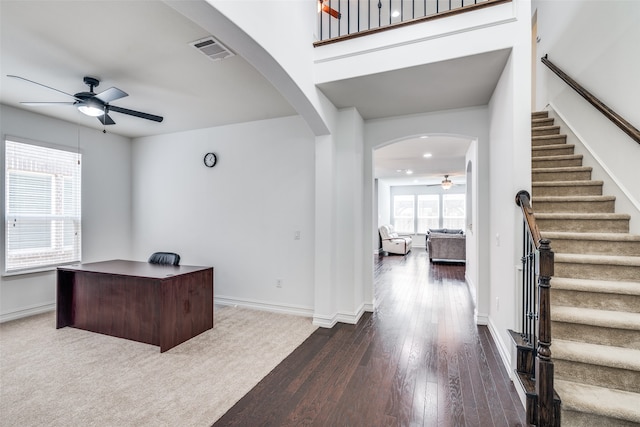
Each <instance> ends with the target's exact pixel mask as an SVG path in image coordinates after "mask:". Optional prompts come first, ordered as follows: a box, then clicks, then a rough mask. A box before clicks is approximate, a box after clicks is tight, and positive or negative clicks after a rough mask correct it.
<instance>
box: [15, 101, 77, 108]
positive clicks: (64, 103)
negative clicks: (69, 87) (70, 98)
mask: <svg viewBox="0 0 640 427" xmlns="http://www.w3.org/2000/svg"><path fill="white" fill-rule="evenodd" d="M20 104H22V105H29V106H32V107H40V106H45V105H73V104H75V102H21V103H20Z"/></svg>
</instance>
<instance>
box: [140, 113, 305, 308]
mask: <svg viewBox="0 0 640 427" xmlns="http://www.w3.org/2000/svg"><path fill="white" fill-rule="evenodd" d="M314 141H315V140H314V137H313V136H312V134H311V133H310V131H309V130H308V127H307V126H306V125H305V123H304V121H303V120H302V119H301V118H300V117H298V116H295V117H288V118H283V119H274V120H265V121H258V122H251V123H244V124H237V125H230V126H222V127H216V128H209V129H200V130H193V131H189V132H181V133H175V134H168V135H161V136H152V137H145V138H138V139H135V140H134V141H133V150H132V151H133V162H134V165H135V168H134V170H133V177H132V178H133V180H132V182H133V184H132V186H133V199H134V205H133V217H134V234H133V255H134V257H135V258H136V259H139V260H145V259H146V258H147V257H148V256H149V254H151V253H152V252H154V251H161V250H166V251H175V252H178V253H179V254H180V256H181V258H182V261H181V263H183V264H190V265H204V266H213V267H214V269H215V270H214V275H215V283H214V296H215V299H216V302H218V303H227V304H242V305H246V306H253V307H256V308H264V309H269V310H273V311H283V312H290V313H297V314H303V315H308V316H310V315H311V314H312V312H313V286H314V244H315V242H314V149H315V148H314ZM209 151H212V152H215V153H216V154H217V157H218V163H217V164H216V166H215V167H213V168H207V167H205V166H204V164H203V161H202V159H203V157H204V154H205V153H207V152H209ZM296 231H299V232H300V239H299V240H295V239H294V237H295V232H296ZM276 279H282V287H281V288H278V287H276Z"/></svg>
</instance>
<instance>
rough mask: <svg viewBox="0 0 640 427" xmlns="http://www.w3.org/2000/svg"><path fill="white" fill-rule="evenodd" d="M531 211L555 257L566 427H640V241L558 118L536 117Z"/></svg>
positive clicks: (555, 316) (555, 330)
mask: <svg viewBox="0 0 640 427" xmlns="http://www.w3.org/2000/svg"><path fill="white" fill-rule="evenodd" d="M531 126H532V141H531V142H532V147H531V151H532V171H531V172H532V197H531V198H532V205H533V209H534V211H535V216H536V221H537V224H538V227H539V229H540V231H541V234H542V236H543V237H544V238H547V239H549V240H551V247H552V249H553V251H554V252H555V263H554V264H555V275H554V277H553V279H552V280H551V320H552V323H551V327H552V337H553V341H552V346H551V351H552V358H553V362H554V365H555V379H554V382H555V390H556V392H557V394H558V395H559V396H560V398H561V399H562V425H563V426H638V425H640V236H637V235H631V234H629V219H630V217H629V215H625V214H619V213H615V198H614V197H610V196H605V195H602V185H603V183H602V181H592V180H591V168H589V167H584V166H582V156H580V155H576V154H574V146H573V145H570V144H567V141H566V139H567V138H566V135H562V134H560V127H559V126H555V125H554V123H553V118H548V114H547V112H546V111H545V112H536V113H533V114H532V118H531Z"/></svg>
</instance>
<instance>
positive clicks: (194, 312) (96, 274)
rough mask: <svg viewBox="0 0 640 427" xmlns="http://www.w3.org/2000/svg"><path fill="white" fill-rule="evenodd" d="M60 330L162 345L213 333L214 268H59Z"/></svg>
mask: <svg viewBox="0 0 640 427" xmlns="http://www.w3.org/2000/svg"><path fill="white" fill-rule="evenodd" d="M57 289H58V292H57V320H56V328H64V327H65V326H73V327H76V328H79V329H85V330H87V331H92V332H98V333H101V334H106V335H111V336H114V337H119V338H126V339H130V340H134V341H139V342H143V343H147V344H153V345H159V346H160V352H164V351H167V350H169V349H170V348H172V347H175V346H176V345H178V344H180V343H183V342H185V341H187V340H188V339H190V338H193V337H195V336H196V335H198V334H201V333H202V332H204V331H206V330H208V329H211V328H213V268H212V267H194V266H186V265H181V266H167V265H157V264H149V263H147V262H137V261H123V260H114V261H104V262H95V263H89V264H78V265H70V266H65V267H58V279H57Z"/></svg>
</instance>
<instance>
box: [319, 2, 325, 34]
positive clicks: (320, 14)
mask: <svg viewBox="0 0 640 427" xmlns="http://www.w3.org/2000/svg"><path fill="white" fill-rule="evenodd" d="M318 4H319V5H320V6H319V7H320V13H318V16H319V17H320V40H324V34H322V0H318Z"/></svg>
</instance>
